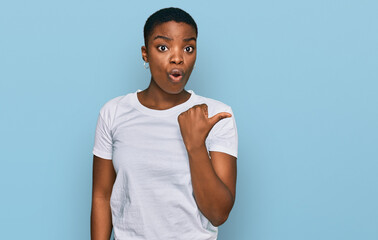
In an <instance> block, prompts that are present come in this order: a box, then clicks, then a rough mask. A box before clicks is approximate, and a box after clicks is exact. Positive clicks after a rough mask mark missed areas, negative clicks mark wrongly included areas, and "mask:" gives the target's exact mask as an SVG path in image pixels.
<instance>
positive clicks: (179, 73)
mask: <svg viewBox="0 0 378 240" xmlns="http://www.w3.org/2000/svg"><path fill="white" fill-rule="evenodd" d="M183 75H184V70H182V69H179V68H174V69H172V70H171V71H170V72H169V78H170V79H171V80H172V81H173V82H179V81H180V80H181V79H182V77H183Z"/></svg>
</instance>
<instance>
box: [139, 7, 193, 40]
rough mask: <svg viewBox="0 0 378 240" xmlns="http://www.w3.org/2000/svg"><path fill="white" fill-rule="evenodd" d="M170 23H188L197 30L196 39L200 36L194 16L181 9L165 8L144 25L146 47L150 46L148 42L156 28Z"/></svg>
mask: <svg viewBox="0 0 378 240" xmlns="http://www.w3.org/2000/svg"><path fill="white" fill-rule="evenodd" d="M169 21H175V22H178V23H181V22H182V23H186V24H188V25H190V26H192V27H193V28H194V29H195V32H196V37H197V35H198V28H197V24H196V22H195V21H194V19H193V18H192V16H190V15H189V13H187V12H185V11H184V10H182V9H180V8H174V7H170V8H163V9H160V10H159V11H157V12H155V13H153V14H152V15H151V16H150V17H149V18H148V19H147V21H146V23H145V24H144V29H143V35H144V45H145V46H146V47H147V46H148V40H149V37H150V36H151V34H152V32H153V30H154V28H155V27H156V26H157V25H159V24H162V23H165V22H169Z"/></svg>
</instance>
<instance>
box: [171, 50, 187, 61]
mask: <svg viewBox="0 0 378 240" xmlns="http://www.w3.org/2000/svg"><path fill="white" fill-rule="evenodd" d="M171 53H172V55H171V57H170V61H169V62H170V63H173V64H182V63H184V58H183V54H182V51H180V50H179V49H175V50H173V51H171Z"/></svg>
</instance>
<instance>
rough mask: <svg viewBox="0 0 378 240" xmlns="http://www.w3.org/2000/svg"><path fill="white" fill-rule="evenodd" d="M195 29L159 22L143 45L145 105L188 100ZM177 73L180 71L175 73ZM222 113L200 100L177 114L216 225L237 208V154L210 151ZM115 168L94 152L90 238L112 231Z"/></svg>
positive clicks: (101, 239)
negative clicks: (212, 112) (148, 77)
mask: <svg viewBox="0 0 378 240" xmlns="http://www.w3.org/2000/svg"><path fill="white" fill-rule="evenodd" d="M196 38H197V35H196V32H195V29H194V28H193V27H192V26H190V25H188V24H186V23H177V22H174V21H170V22H166V23H163V24H160V25H157V26H156V27H155V28H154V30H153V32H152V34H151V36H150V37H149V39H148V43H147V47H146V46H143V47H142V49H141V50H142V57H143V60H144V61H145V62H148V63H149V66H150V70H151V81H150V85H149V86H148V88H147V89H145V90H144V91H141V92H139V93H138V99H139V101H140V102H141V104H143V105H144V106H146V107H148V108H152V109H157V110H164V109H168V108H171V107H174V106H176V105H178V104H181V103H183V102H185V101H186V100H188V99H189V97H190V93H188V92H187V91H186V90H185V89H184V87H185V85H186V83H187V81H188V80H189V77H190V74H191V72H192V70H193V67H194V64H195V61H196V53H197V50H196ZM176 73H180V74H178V75H179V76H176V75H175V74H176ZM227 117H231V114H229V113H226V112H222V113H218V114H216V115H214V116H212V117H210V118H209V117H208V112H207V106H206V104H201V105H196V106H194V107H192V108H190V109H188V110H187V111H185V112H183V113H181V114H180V115H179V117H178V123H179V126H180V131H181V135H182V138H183V141H184V144H185V146H186V150H187V152H188V157H189V166H190V173H191V179H192V186H193V192H194V196H195V200H196V203H197V206H198V208H199V209H200V211H201V212H202V213H203V215H204V216H206V218H207V219H209V221H210V222H211V223H212V224H213V225H214V226H219V225H221V224H223V223H224V222H225V221H226V220H227V218H228V215H229V213H230V211H231V209H232V207H233V204H234V201H235V190H236V158H235V157H234V156H231V155H228V154H226V153H222V152H213V151H211V152H210V157H209V155H208V153H207V149H206V145H205V140H206V138H207V136H208V134H209V132H210V130H211V129H212V127H213V126H214V125H215V124H216V123H217V122H218V121H220V120H221V119H223V118H227ZM115 177H116V173H115V171H114V168H113V164H112V161H109V160H106V159H102V158H99V157H97V156H93V192H92V214H91V239H92V240H105V239H109V238H110V235H111V230H112V223H111V212H110V196H111V191H112V187H113V184H114V181H115Z"/></svg>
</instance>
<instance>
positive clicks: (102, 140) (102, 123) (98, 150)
mask: <svg viewBox="0 0 378 240" xmlns="http://www.w3.org/2000/svg"><path fill="white" fill-rule="evenodd" d="M93 154H94V155H96V156H98V157H100V158H104V159H109V160H111V159H112V154H113V141H112V135H111V131H110V128H109V123H108V122H107V121H106V120H105V119H104V116H103V115H102V113H101V112H100V114H99V115H98V119H97V126H96V134H95V141H94V146H93Z"/></svg>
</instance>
